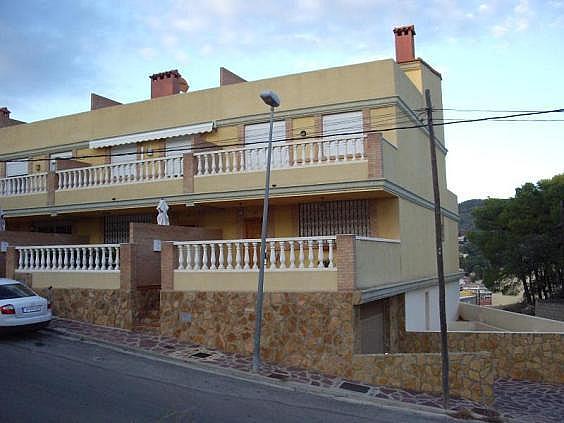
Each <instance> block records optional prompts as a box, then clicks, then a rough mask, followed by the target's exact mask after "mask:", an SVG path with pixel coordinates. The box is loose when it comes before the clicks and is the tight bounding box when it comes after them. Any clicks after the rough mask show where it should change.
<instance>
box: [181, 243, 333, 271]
mask: <svg viewBox="0 0 564 423" xmlns="http://www.w3.org/2000/svg"><path fill="white" fill-rule="evenodd" d="M335 239H336V238H335V237H334V236H319V237H296V238H268V239H267V240H266V252H265V257H266V262H265V270H267V271H332V270H336V264H335V263H334V249H335V246H336V244H335ZM174 245H175V246H176V249H177V252H178V263H177V267H176V270H178V271H183V272H225V271H228V272H235V271H236V272H253V271H254V272H256V271H258V264H259V263H258V257H259V256H260V251H259V250H260V239H235V240H213V241H185V242H175V243H174ZM304 248H305V249H307V250H308V252H307V254H304Z"/></svg>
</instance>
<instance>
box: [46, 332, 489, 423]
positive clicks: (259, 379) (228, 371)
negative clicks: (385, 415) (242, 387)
mask: <svg viewBox="0 0 564 423" xmlns="http://www.w3.org/2000/svg"><path fill="white" fill-rule="evenodd" d="M43 330H45V331H48V332H52V333H54V334H57V335H59V336H63V337H66V338H71V339H75V340H78V341H80V342H87V343H91V344H94V345H103V346H105V347H107V348H110V349H112V350H114V351H118V352H123V353H127V354H133V355H136V356H140V357H144V358H147V359H151V360H155V361H160V362H163V363H168V364H173V365H177V366H181V367H185V368H189V369H191V370H197V371H203V372H207V373H212V374H215V375H218V376H225V377H230V378H234V379H238V380H243V381H246V382H253V383H258V384H261V385H265V386H270V387H274V388H278V389H284V390H289V391H295V392H305V393H310V394H313V395H318V396H322V397H330V398H334V399H336V400H339V401H345V402H353V403H357V404H364V405H372V406H376V407H381V408H387V409H394V410H401V411H405V410H406V409H409V410H411V411H413V412H417V413H420V414H432V415H441V416H444V417H445V418H452V419H454V417H453V416H451V415H450V414H449V411H445V410H443V409H441V408H436V407H429V406H426V405H419V404H412V403H407V402H402V401H393V400H388V399H384V398H374V397H366V396H364V395H362V394H357V393H355V392H350V391H345V390H341V389H337V388H322V387H319V386H311V385H305V384H302V383H298V382H292V381H280V380H276V379H271V378H268V377H266V376H262V375H258V374H252V373H248V372H245V371H242V370H237V369H232V368H226V367H220V366H217V365H214V364H211V363H206V362H202V361H192V360H190V361H188V360H182V359H178V358H174V357H168V356H164V355H162V354H159V353H156V352H153V351H147V350H144V349H142V348H137V347H131V346H128V345H122V344H116V343H113V342H110V341H106V340H103V339H98V338H95V337H92V336H87V335H79V334H76V333H73V332H70V331H67V330H65V329H60V328H51V327H47V328H45V329H43ZM465 420H466V421H478V420H467V419H465Z"/></svg>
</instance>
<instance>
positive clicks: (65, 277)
mask: <svg viewBox="0 0 564 423" xmlns="http://www.w3.org/2000/svg"><path fill="white" fill-rule="evenodd" d="M21 273H28V272H21ZM18 274H20V272H16V277H17V276H18ZM31 283H32V286H33V288H48V287H50V286H52V287H53V288H63V289H68V288H81V289H91V290H92V289H94V290H96V289H102V290H108V289H119V288H120V275H119V272H32V273H31Z"/></svg>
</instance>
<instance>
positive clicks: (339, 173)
mask: <svg viewBox="0 0 564 423" xmlns="http://www.w3.org/2000/svg"><path fill="white" fill-rule="evenodd" d="M367 177H368V164H367V162H366V161H357V162H349V163H341V164H335V165H320V166H304V167H297V168H292V169H273V170H272V174H271V177H270V178H271V179H270V181H271V183H272V185H276V186H278V187H284V186H296V185H311V184H315V183H328V182H343V181H359V180H365V179H366V178H367ZM264 178H265V175H264V171H260V172H247V173H235V174H227V175H206V176H198V177H195V178H194V190H195V192H198V193H201V192H224V191H239V190H244V189H253V188H264Z"/></svg>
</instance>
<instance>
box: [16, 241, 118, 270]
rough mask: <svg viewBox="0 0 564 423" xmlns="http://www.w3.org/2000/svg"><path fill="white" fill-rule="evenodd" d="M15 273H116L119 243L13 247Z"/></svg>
mask: <svg viewBox="0 0 564 423" xmlns="http://www.w3.org/2000/svg"><path fill="white" fill-rule="evenodd" d="M16 251H17V253H18V267H17V269H16V271H18V272H77V271H79V272H82V271H88V272H119V244H86V245H42V246H29V247H28V246H26V247H16Z"/></svg>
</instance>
